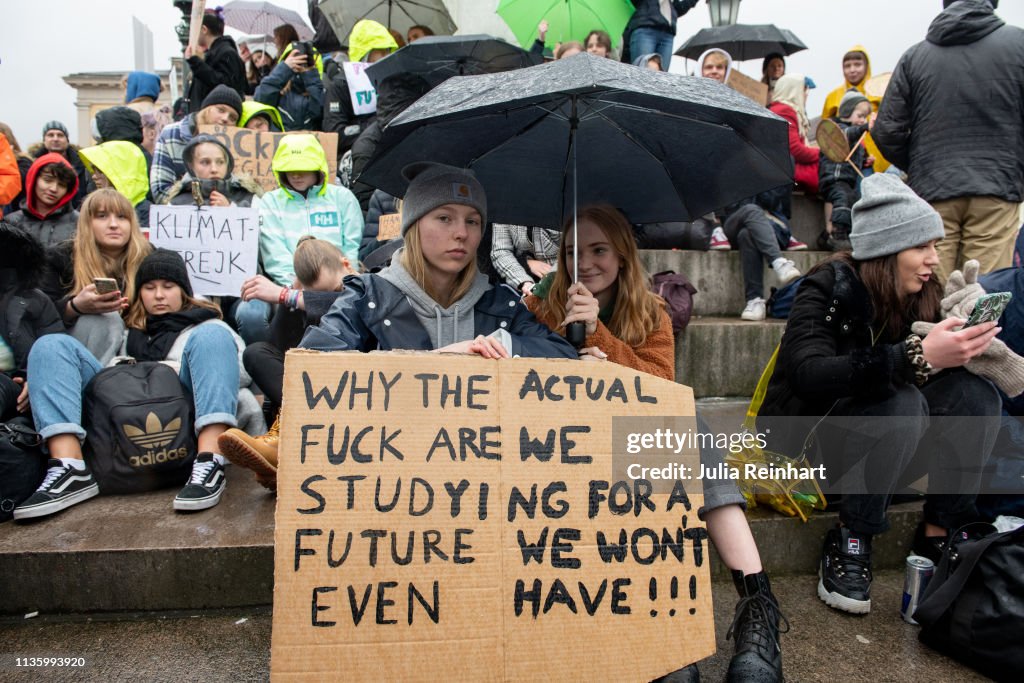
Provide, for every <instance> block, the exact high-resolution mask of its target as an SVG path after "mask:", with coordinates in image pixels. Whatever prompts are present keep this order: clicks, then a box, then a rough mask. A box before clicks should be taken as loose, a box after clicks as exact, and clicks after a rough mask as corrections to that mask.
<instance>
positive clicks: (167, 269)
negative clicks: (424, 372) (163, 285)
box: [135, 249, 192, 297]
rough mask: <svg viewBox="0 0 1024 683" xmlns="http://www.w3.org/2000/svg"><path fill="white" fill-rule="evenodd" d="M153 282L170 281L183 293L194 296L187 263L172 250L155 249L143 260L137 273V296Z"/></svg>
mask: <svg viewBox="0 0 1024 683" xmlns="http://www.w3.org/2000/svg"><path fill="white" fill-rule="evenodd" d="M153 280H170V281H171V282H173V283H174V284H176V285H178V286H179V287H181V291H183V292H185V294H187V295H188V296H190V297H191V296H192V283H191V282H189V281H188V270H187V269H186V268H185V261H184V260H183V259H182V258H181V255H180V254H178V252H176V251H172V250H170V249H154V250H153V252H152V253H151V254H150V255H149V256H147V257H146V258H145V259H143V261H142V263H141V264H140V265H139V270H138V271H137V272H136V273H135V296H138V295H139V292H141V291H142V285H144V284H146V283H147V282H152V281H153Z"/></svg>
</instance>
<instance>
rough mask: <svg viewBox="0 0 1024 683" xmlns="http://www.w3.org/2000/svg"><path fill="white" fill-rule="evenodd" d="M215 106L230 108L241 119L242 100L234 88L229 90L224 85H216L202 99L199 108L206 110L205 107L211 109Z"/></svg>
mask: <svg viewBox="0 0 1024 683" xmlns="http://www.w3.org/2000/svg"><path fill="white" fill-rule="evenodd" d="M215 104H223V105H225V106H227V107H231V108H232V109H234V110H235V111H236V112H238V118H242V98H241V96H239V94H238V91H236V90H235V89H234V88H230V87H228V86H226V85H224V84H221V85H218V86H217V87H216V88H214V89H213V90H211V91H210V94H209V95H207V96H206V97H204V98H203V104H202V105H201V106H200V107H199V108H200V109H206V108H207V107H212V106H213V105H215Z"/></svg>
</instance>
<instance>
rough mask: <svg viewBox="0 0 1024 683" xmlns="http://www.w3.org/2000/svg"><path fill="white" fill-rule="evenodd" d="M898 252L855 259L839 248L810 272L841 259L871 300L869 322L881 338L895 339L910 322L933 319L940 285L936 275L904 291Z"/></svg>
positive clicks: (938, 313) (935, 319) (935, 315)
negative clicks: (880, 331)
mask: <svg viewBox="0 0 1024 683" xmlns="http://www.w3.org/2000/svg"><path fill="white" fill-rule="evenodd" d="M898 256H899V254H898V253H897V254H889V255H888V256H880V257H878V258H873V259H868V260H867V261H855V260H854V259H853V256H852V255H851V254H850V252H840V253H838V254H835V255H833V256H831V257H830V258H828V259H826V260H825V261H822V262H821V263H820V264H818V265H817V266H816V267H815V268H814V269H813V270H812V271H811V272H812V273H813V272H815V271H817V270H819V269H820V268H822V267H824V266H825V265H826V264H828V263H831V262H839V263H844V264H846V265H847V266H849V267H850V268H852V269H853V270H854V272H856V273H857V274H858V275H859V276H860V281H861V282H862V283H863V284H864V288H865V289H866V290H868V298H869V299H870V300H871V308H872V315H873V319H872V322H873V323H877V324H880V325H881V329H883V330H885V334H884V336H883V338H886V339H895V338H898V337H900V336H901V335H903V334H905V333H906V331H907V330H909V329H910V325H911V323H914V322H917V321H922V322H929V323H931V322H937V321H938V320H939V315H940V305H939V302H940V301H941V300H942V289H943V285H942V284H941V283H940V282H939V281H938V279H936V278H934V277H933V278H931V279H929V280H928V282H925V283H924V286H923V287H921V291H919V292H917V293H916V294H904V293H903V291H902V287H901V284H900V275H899V266H898V264H897V261H896V259H897V257H898Z"/></svg>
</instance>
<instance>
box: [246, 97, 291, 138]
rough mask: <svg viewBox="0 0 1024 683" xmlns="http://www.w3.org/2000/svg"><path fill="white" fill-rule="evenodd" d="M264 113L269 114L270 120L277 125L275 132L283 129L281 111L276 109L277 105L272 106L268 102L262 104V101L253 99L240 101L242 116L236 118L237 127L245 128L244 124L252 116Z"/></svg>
mask: <svg viewBox="0 0 1024 683" xmlns="http://www.w3.org/2000/svg"><path fill="white" fill-rule="evenodd" d="M263 113H266V114H267V115H268V116H270V122H271V123H272V124H273V125H275V126H277V130H275V131H274V132H275V133H280V132H281V131H283V130H284V124H283V123H282V122H281V112H279V111H278V110H277V107H272V106H270V105H269V104H263V103H262V102H256V101H255V100H246V101H245V102H242V118H240V119H238V127H239V128H245V124H246V123H247V122H248V121H249V119H251V118H252V117H254V116H256V115H257V114H263Z"/></svg>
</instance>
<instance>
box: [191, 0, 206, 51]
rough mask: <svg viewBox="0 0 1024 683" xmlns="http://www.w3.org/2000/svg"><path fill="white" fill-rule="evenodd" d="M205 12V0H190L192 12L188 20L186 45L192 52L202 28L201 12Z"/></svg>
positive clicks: (197, 42)
mask: <svg viewBox="0 0 1024 683" xmlns="http://www.w3.org/2000/svg"><path fill="white" fill-rule="evenodd" d="M205 12H206V0H192V13H191V15H190V16H189V21H188V46H189V47H190V48H192V50H193V52H194V51H195V49H196V47H197V46H198V45H199V31H200V30H201V29H202V28H203V14H204V13H205Z"/></svg>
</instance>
